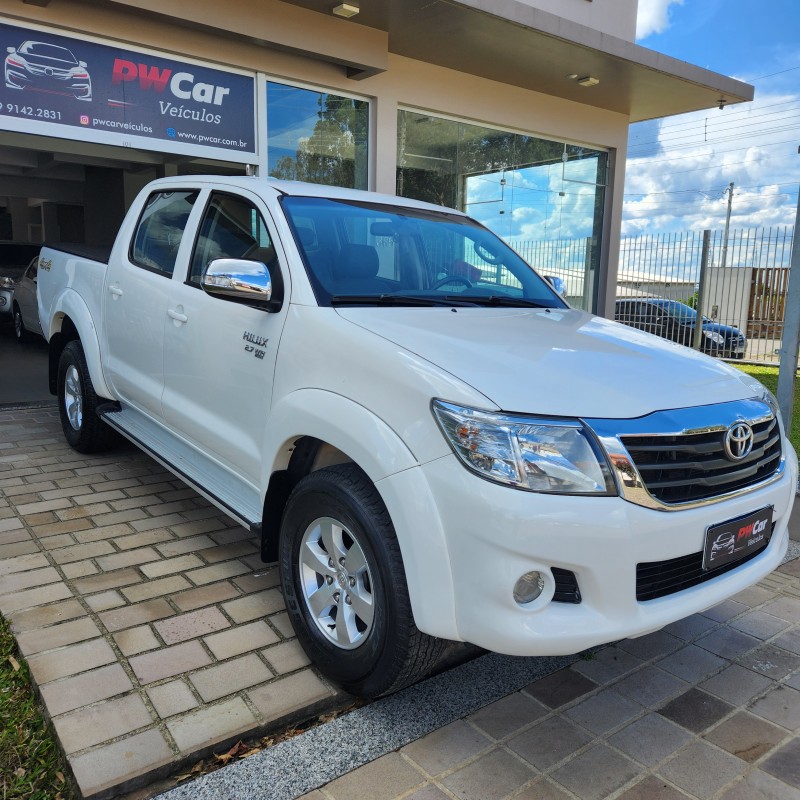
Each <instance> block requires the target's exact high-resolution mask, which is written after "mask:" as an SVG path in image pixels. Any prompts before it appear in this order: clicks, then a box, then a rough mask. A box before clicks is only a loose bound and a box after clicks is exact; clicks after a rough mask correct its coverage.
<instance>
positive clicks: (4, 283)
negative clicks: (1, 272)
mask: <svg viewBox="0 0 800 800" xmlns="http://www.w3.org/2000/svg"><path fill="white" fill-rule="evenodd" d="M13 288H14V279H13V278H5V277H2V278H0V289H13Z"/></svg>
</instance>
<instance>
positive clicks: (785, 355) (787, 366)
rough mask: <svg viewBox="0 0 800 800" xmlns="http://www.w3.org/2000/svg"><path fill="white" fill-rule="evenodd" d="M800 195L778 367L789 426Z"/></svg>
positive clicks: (799, 341) (799, 318) (799, 313)
mask: <svg viewBox="0 0 800 800" xmlns="http://www.w3.org/2000/svg"><path fill="white" fill-rule="evenodd" d="M799 233H800V196H798V198H797V217H796V219H795V222H794V237H793V240H792V260H791V261H790V262H789V283H788V286H787V287H786V310H785V316H784V318H783V341H782V342H781V349H780V356H781V361H780V367H779V369H778V405H779V406H780V409H781V416H782V417H783V421H784V423H786V427H787V428H788V427H789V426H790V425H791V422H792V405H793V404H794V382H795V376H796V375H797V348H798V345H800V235H798V234H799Z"/></svg>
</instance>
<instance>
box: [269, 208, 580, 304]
mask: <svg viewBox="0 0 800 800" xmlns="http://www.w3.org/2000/svg"><path fill="white" fill-rule="evenodd" d="M281 202H282V203H283V208H284V210H285V212H286V215H287V217H288V219H289V222H290V224H291V226H292V229H293V232H294V236H295V240H296V241H297V245H298V247H299V248H300V252H301V254H302V256H303V260H304V262H305V265H306V269H307V270H308V273H309V277H310V278H311V282H312V284H313V286H314V291H315V293H316V296H317V300H318V301H319V302H320V304H321V305H349V304H357V305H378V304H391V305H415V306H418V305H431V306H433V305H437V306H439V305H495V306H497V305H501V306H507V305H511V306H520V307H530V306H533V307H538V308H564V307H566V303H564V301H563V300H561V298H560V297H559V296H558V295H557V294H556V293H555V292H554V291H553V289H552V288H551V287H550V286H549V284H548V283H547V282H546V281H545V280H544V279H543V278H541V277H540V276H539V275H537V274H536V273H535V272H534V271H533V270H532V269H531V267H530V266H529V265H528V264H526V263H525V262H524V261H523V260H522V259H521V258H520V257H519V256H518V255H517V254H516V253H515V252H514V251H513V250H512V249H511V248H510V247H508V246H507V245H506V244H505V243H504V242H503V241H502V240H500V239H498V238H497V237H496V236H495V235H494V234H493V233H491V232H490V231H488V230H487V229H486V228H484V227H482V226H481V225H479V224H478V223H476V222H474V221H472V220H470V219H468V218H466V217H463V216H461V215H460V214H455V213H448V212H447V211H441V212H439V211H428V210H424V209H415V208H405V207H402V206H393V205H384V204H378V203H365V202H355V201H350V200H331V199H328V198H316V197H290V196H284V197H283V198H282V199H281Z"/></svg>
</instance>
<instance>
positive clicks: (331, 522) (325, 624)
mask: <svg viewBox="0 0 800 800" xmlns="http://www.w3.org/2000/svg"><path fill="white" fill-rule="evenodd" d="M279 563H280V571H281V582H282V585H283V593H284V596H285V598H286V607H287V610H288V612H289V617H290V619H291V622H292V626H293V627H294V630H295V633H296V634H297V638H298V639H299V641H300V643H301V644H302V646H303V648H304V649H305V651H306V653H307V654H308V656H309V658H310V659H311V660H312V661H313V662H314V664H315V665H316V666H317V667H318V668H319V670H320V671H321V672H322V673H323V674H324V675H325V676H326V677H328V678H330V679H331V680H332V681H334V682H335V683H337V684H340V685H341V686H342V687H343V688H344V689H345V690H346V691H348V692H350V693H351V694H354V695H358V696H361V697H368V698H373V697H380V696H381V695H385V694H389V693H391V692H395V691H397V690H398V689H402V688H403V687H404V686H408V685H410V684H412V683H414V682H416V681H418V680H420V679H421V678H423V677H424V676H425V675H426V674H427V673H429V672H430V670H431V669H432V668H433V667H434V666H435V665H436V663H437V662H438V660H439V658H440V656H441V654H442V652H443V650H444V646H445V642H444V641H443V640H441V639H435V638H433V637H430V636H427V635H426V634H424V633H421V632H420V631H419V630H418V629H417V627H416V625H414V621H413V616H412V613H411V602H410V600H409V597H408V587H407V585H406V577H405V571H404V569H403V559H402V556H401V554H400V546H399V544H398V542H397V537H396V536H395V532H394V526H393V525H392V521H391V519H390V518H389V512H388V511H387V510H386V506H385V505H384V504H383V500H382V499H381V497H380V495H379V494H378V492H377V490H376V489H375V486H374V485H373V484H372V482H371V481H370V480H369V478H368V477H367V476H366V474H365V473H364V472H363V471H362V470H361V469H359V468H358V467H357V466H356V465H355V464H340V465H337V466H333V467H328V468H326V469H321V470H318V471H317V472H312V473H311V474H310V475H307V476H306V477H305V478H303V479H302V480H301V481H300V482H299V483H298V484H297V486H296V487H295V489H294V491H293V492H292V494H291V495H290V497H289V501H288V503H287V504H286V509H285V511H284V515H283V521H282V525H281V536H280V561H279Z"/></svg>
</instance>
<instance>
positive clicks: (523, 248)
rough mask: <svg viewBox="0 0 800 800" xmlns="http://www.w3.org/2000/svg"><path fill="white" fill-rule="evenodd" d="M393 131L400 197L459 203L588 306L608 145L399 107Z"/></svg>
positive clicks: (457, 205) (594, 272) (591, 300)
mask: <svg viewBox="0 0 800 800" xmlns="http://www.w3.org/2000/svg"><path fill="white" fill-rule="evenodd" d="M397 138H398V153H397V165H398V166H397V194H398V195H401V196H403V197H413V198H415V199H417V200H427V201H429V202H432V203H438V204H440V205H445V206H450V207H452V208H458V209H460V210H461V211H465V212H466V213H468V214H469V215H470V216H471V217H474V218H475V219H477V220H479V221H480V222H482V223H483V224H484V225H486V226H487V227H488V228H491V230H493V231H494V232H495V233H496V234H498V235H499V236H501V237H502V238H503V239H505V241H507V242H508V243H509V244H510V245H511V246H512V247H513V248H514V249H515V250H517V252H519V253H520V255H522V257H523V258H524V259H525V260H526V261H528V262H529V263H530V264H532V265H533V266H534V267H535V268H536V270H537V271H538V272H539V274H541V275H545V276H552V277H556V278H560V279H561V280H562V281H563V282H564V283H563V285H564V287H565V289H564V291H565V295H566V298H567V299H568V300H569V302H570V303H571V304H572V305H575V306H579V307H582V308H586V309H589V310H594V308H595V302H596V301H595V296H594V295H595V283H596V275H597V269H598V264H599V256H600V241H601V232H602V224H603V205H604V200H605V185H606V170H607V165H608V154H607V153H605V152H604V151H601V150H594V149H591V148H588V147H583V146H581V145H574V144H568V143H566V142H556V141H551V140H547V139H540V138H538V137H536V136H530V135H523V134H518V133H510V132H505V131H500V130H496V129H493V128H486V127H482V126H480V125H472V124H469V123H465V122H460V121H457V120H450V119H444V118H442V117H433V116H430V115H429V114H423V113H420V112H416V111H404V110H401V111H399V112H398V137H397Z"/></svg>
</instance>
